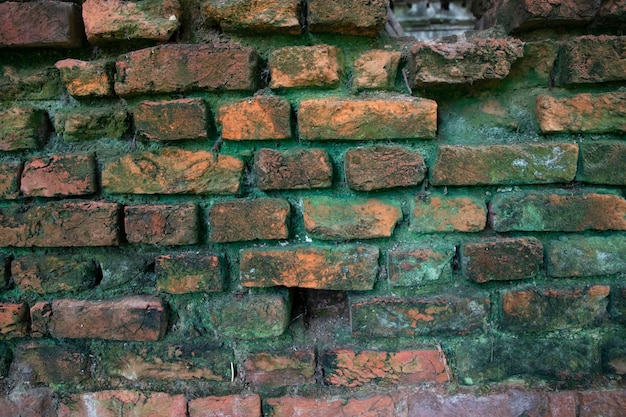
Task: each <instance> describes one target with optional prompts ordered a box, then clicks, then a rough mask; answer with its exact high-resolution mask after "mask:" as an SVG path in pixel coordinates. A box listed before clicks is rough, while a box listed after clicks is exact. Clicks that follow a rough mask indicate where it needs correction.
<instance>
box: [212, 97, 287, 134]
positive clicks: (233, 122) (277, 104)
mask: <svg viewBox="0 0 626 417" xmlns="http://www.w3.org/2000/svg"><path fill="white" fill-rule="evenodd" d="M217 122H218V124H219V125H221V127H222V139H225V140H263V139H267V140H280V139H289V138H291V105H290V104H289V101H287V99H284V98H282V97H277V96H270V95H261V96H256V97H253V98H248V99H245V100H241V101H237V102H234V103H231V104H227V105H225V106H222V107H220V109H219V110H218V112H217Z"/></svg>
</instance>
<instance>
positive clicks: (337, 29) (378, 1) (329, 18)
mask: <svg viewBox="0 0 626 417" xmlns="http://www.w3.org/2000/svg"><path fill="white" fill-rule="evenodd" d="M307 5H308V22H309V30H310V31H311V32H313V33H341V34H345V35H365V36H375V35H376V34H378V32H379V31H380V30H381V29H383V28H384V26H385V23H386V22H387V2H386V1H385V0H372V1H368V2H362V1H358V0H337V1H333V2H327V1H324V0H310V1H309V2H308V3H307Z"/></svg>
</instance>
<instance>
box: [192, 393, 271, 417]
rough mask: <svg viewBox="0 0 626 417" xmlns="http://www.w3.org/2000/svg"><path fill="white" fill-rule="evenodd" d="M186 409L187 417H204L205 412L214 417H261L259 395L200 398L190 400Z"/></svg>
mask: <svg viewBox="0 0 626 417" xmlns="http://www.w3.org/2000/svg"><path fill="white" fill-rule="evenodd" d="M188 409H189V417H205V416H206V415H207V410H210V413H212V414H214V415H216V416H231V417H261V397H259V394H242V395H226V396H221V397H215V396H210V397H201V398H196V399H193V400H190V401H189V406H188ZM209 415H210V414H209Z"/></svg>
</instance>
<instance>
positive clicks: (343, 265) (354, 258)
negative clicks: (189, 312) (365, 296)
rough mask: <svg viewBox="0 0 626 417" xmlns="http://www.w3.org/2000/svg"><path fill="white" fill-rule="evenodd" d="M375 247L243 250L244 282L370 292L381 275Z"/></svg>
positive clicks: (257, 285) (268, 285)
mask: <svg viewBox="0 0 626 417" xmlns="http://www.w3.org/2000/svg"><path fill="white" fill-rule="evenodd" d="M378 256H379V251H378V248H377V247H375V246H365V245H364V246H345V247H342V248H337V249H331V248H324V247H304V246H299V247H296V248H290V249H289V248H288V249H243V250H242V251H241V255H240V258H241V265H240V271H241V282H242V284H243V285H244V286H248V287H271V286H275V285H282V286H285V287H300V288H311V289H327V290H357V291H358V290H370V289H372V287H373V286H374V282H375V281H376V276H377V273H378Z"/></svg>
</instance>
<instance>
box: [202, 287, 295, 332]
mask: <svg viewBox="0 0 626 417" xmlns="http://www.w3.org/2000/svg"><path fill="white" fill-rule="evenodd" d="M223 302H224V304H222V305H221V306H220V307H219V308H215V309H212V310H211V319H212V320H213V323H214V325H215V326H216V327H217V331H218V333H219V334H220V335H222V336H224V337H226V338H231V339H242V340H252V339H263V338H276V337H278V336H280V335H281V334H283V332H284V331H285V329H287V325H288V324H289V313H290V312H291V303H290V300H289V299H286V298H285V297H283V296H282V295H281V294H259V295H256V294H255V295H248V296H229V297H227V298H226V299H224V300H223Z"/></svg>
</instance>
